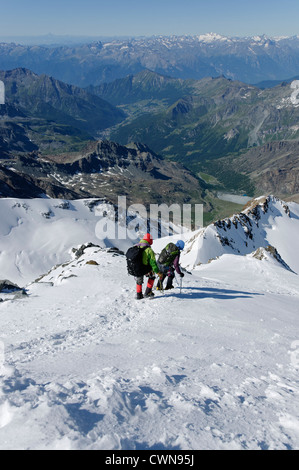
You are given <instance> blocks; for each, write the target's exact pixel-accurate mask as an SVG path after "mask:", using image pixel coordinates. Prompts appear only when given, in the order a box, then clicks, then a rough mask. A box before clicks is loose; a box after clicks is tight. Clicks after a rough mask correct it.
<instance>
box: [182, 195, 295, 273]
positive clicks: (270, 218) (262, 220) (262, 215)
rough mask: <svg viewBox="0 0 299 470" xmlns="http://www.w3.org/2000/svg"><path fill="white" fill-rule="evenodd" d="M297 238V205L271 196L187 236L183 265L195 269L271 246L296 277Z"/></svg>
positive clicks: (253, 202) (257, 200) (259, 199)
mask: <svg viewBox="0 0 299 470" xmlns="http://www.w3.org/2000/svg"><path fill="white" fill-rule="evenodd" d="M298 234H299V205H298V204H296V203H288V204H286V203H285V202H283V201H281V200H280V199H278V198H275V197H273V196H268V197H261V198H258V199H255V200H253V201H252V202H251V203H249V206H248V207H247V208H246V209H245V210H244V211H243V212H241V213H240V214H237V215H234V216H233V217H230V218H228V219H224V220H219V221H218V222H215V223H214V224H211V225H209V226H208V227H207V228H204V229H202V230H199V231H198V232H197V233H195V234H192V235H191V237H190V236H186V241H187V243H186V249H185V251H184V256H183V263H184V265H185V266H186V267H189V268H194V267H195V266H197V265H199V264H201V263H208V262H209V261H212V260H214V259H216V258H217V257H219V256H222V255H223V254H236V255H248V254H250V253H252V252H254V251H256V250H257V249H258V248H259V247H267V246H269V245H271V246H272V247H274V248H275V249H276V250H277V252H278V253H279V255H280V256H281V258H282V259H283V260H284V262H285V263H286V264H287V265H288V266H289V268H290V269H292V270H293V271H295V272H296V273H299V237H298Z"/></svg>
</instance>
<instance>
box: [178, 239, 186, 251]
mask: <svg viewBox="0 0 299 470" xmlns="http://www.w3.org/2000/svg"><path fill="white" fill-rule="evenodd" d="M176 246H177V247H178V249H179V250H183V249H184V247H185V243H184V242H183V240H178V241H177V242H176Z"/></svg>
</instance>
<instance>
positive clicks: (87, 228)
mask: <svg viewBox="0 0 299 470" xmlns="http://www.w3.org/2000/svg"><path fill="white" fill-rule="evenodd" d="M115 219H116V208H115V207H114V206H112V205H111V204H107V203H105V202H104V201H101V200H99V199H81V200H75V201H66V200H60V199H50V198H49V199H46V198H45V199H13V198H7V199H0V272H1V274H0V279H9V280H10V281H12V282H15V283H19V284H20V285H22V286H23V285H25V284H27V283H28V282H30V281H33V280H34V279H36V278H37V277H39V276H40V275H42V274H44V273H45V272H47V271H48V270H49V269H51V268H52V267H53V266H54V265H56V264H60V263H63V262H65V261H68V260H69V259H70V256H71V254H70V253H71V250H72V248H73V247H76V246H78V245H81V244H84V243H89V242H90V243H94V244H98V245H100V246H101V247H111V246H116V247H117V248H119V249H121V250H126V249H127V248H128V247H129V246H131V244H132V243H133V242H136V241H137V240H138V241H139V239H140V237H142V236H143V234H144V233H145V232H146V222H145V221H144V220H143V219H141V218H140V217H139V216H138V214H136V213H135V214H134V213H130V214H128V217H127V218H126V217H125V216H124V215H123V214H122V213H121V211H119V221H117V222H116V223H115ZM131 219H133V221H132V220H131ZM130 221H131V226H132V230H130V225H128V224H130ZM115 225H116V226H118V225H119V226H120V227H126V232H127V234H128V235H129V238H128V239H123V238H120V237H117V236H118V232H117V228H116V229H115ZM153 225H154V228H153V231H152V233H153V236H154V237H157V233H158V230H156V229H155V223H154V224H153ZM136 228H137V229H138V230H137V231H136V230H135V229H136ZM167 228H168V226H167V224H166V225H165V226H164V225H163V224H162V228H161V230H162V235H163V233H164V234H165V233H168V231H167ZM174 229H175V228H174ZM177 230H179V229H177ZM115 237H117V238H115Z"/></svg>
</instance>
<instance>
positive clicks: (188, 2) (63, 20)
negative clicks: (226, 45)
mask: <svg viewBox="0 0 299 470" xmlns="http://www.w3.org/2000/svg"><path fill="white" fill-rule="evenodd" d="M207 32H216V33H220V34H223V35H227V36H248V35H256V34H263V33H264V34H267V35H269V36H278V35H287V36H292V35H299V0H105V1H103V0H85V1H78V0H47V1H44V0H10V1H7V0H0V35H1V36H17V35H30V36H31V35H43V34H48V33H52V34H58V35H80V36H81V35H92V36H117V35H119V36H151V35H159V34H161V35H170V34H174V35H184V34H191V35H194V34H203V33H207Z"/></svg>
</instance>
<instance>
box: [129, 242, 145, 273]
mask: <svg viewBox="0 0 299 470" xmlns="http://www.w3.org/2000/svg"><path fill="white" fill-rule="evenodd" d="M145 248H146V247H142V246H138V245H134V246H131V247H130V248H129V249H128V251H127V253H126V258H127V270H128V274H130V275H131V276H135V277H138V276H144V275H145V274H147V273H148V272H149V270H150V269H149V267H148V266H146V265H145V264H143V262H142V255H143V251H144V250H145Z"/></svg>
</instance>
